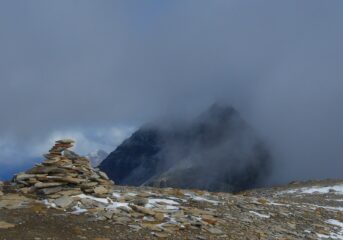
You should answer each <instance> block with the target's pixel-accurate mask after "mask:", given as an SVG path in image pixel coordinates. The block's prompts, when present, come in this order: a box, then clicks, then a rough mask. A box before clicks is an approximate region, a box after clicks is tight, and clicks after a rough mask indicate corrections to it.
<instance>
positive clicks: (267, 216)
mask: <svg viewBox="0 0 343 240" xmlns="http://www.w3.org/2000/svg"><path fill="white" fill-rule="evenodd" d="M249 212H250V213H252V214H255V215H256V216H258V217H260V218H270V216H269V215H265V214H261V213H258V212H254V211H249Z"/></svg>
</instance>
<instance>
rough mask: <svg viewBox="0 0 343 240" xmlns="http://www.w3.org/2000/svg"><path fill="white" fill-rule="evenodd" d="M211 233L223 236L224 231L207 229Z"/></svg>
mask: <svg viewBox="0 0 343 240" xmlns="http://www.w3.org/2000/svg"><path fill="white" fill-rule="evenodd" d="M206 230H207V231H208V232H209V233H211V234H215V235H219V234H223V231H222V230H220V229H218V228H207V229H206Z"/></svg>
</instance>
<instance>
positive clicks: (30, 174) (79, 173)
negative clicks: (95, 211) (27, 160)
mask: <svg viewBox="0 0 343 240" xmlns="http://www.w3.org/2000/svg"><path fill="white" fill-rule="evenodd" d="M73 143H74V141H73V140H69V139H64V140H59V141H56V144H55V145H54V146H53V147H52V148H51V149H50V151H49V153H47V154H44V157H45V158H46V159H45V160H44V161H43V162H42V163H41V164H37V165H36V166H35V167H33V168H31V169H30V170H28V171H26V172H25V173H19V174H17V175H16V176H15V177H14V178H13V181H14V182H15V183H17V186H18V188H19V190H20V191H21V192H23V193H35V194H38V195H42V197H44V196H46V195H49V198H59V197H63V196H65V195H75V194H80V193H87V194H93V195H97V196H104V195H106V194H107V193H108V192H109V191H110V189H111V187H112V186H113V182H112V181H111V180H109V178H108V177H107V175H106V174H105V173H103V172H101V171H99V170H97V169H94V168H92V167H91V165H90V163H89V160H88V159H87V158H85V157H81V156H79V155H77V154H76V153H74V152H72V151H70V150H68V148H71V147H72V146H73ZM99 188H100V189H101V191H98V190H96V189H99ZM62 200H65V199H62Z"/></svg>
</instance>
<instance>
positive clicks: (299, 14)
mask: <svg viewBox="0 0 343 240" xmlns="http://www.w3.org/2000/svg"><path fill="white" fill-rule="evenodd" d="M342 9H343V2H342V1H338V0H337V1H334V0H332V1H315V0H308V1H296V0H294V1H291V0H289V1H275V0H271V1H238V0H237V1H220V0H218V1H199V0H193V1H185V0H182V1H124V0H123V1H86V0H79V1H72V0H68V1H67V0H66V1H63V0H59V1H49V0H36V1H33V0H32V1H16V0H7V1H6V0H3V1H1V2H0V83H1V87H0V109H1V118H0V147H1V150H2V151H1V153H0V164H9V163H13V162H16V161H18V156H17V155H16V157H15V158H16V159H15V161H14V159H11V156H12V153H13V152H21V153H22V160H21V161H24V160H25V157H24V156H25V154H31V155H34V154H36V153H37V152H40V151H41V149H45V148H46V146H47V141H48V140H50V141H51V139H53V138H54V136H55V137H56V136H61V135H62V136H64V135H68V136H69V135H71V136H75V135H77V136H79V137H78V138H79V139H81V140H82V142H83V143H80V144H81V145H83V147H82V151H87V148H88V146H90V148H98V147H107V148H110V147H109V146H110V145H116V144H118V143H119V142H120V140H122V138H124V137H125V136H126V135H128V134H129V133H130V132H132V129H134V128H135V127H138V126H139V125H140V124H142V123H144V122H147V121H151V120H153V119H156V118H160V117H168V118H169V117H176V116H186V117H187V116H192V115H194V114H197V113H199V112H201V111H203V110H204V109H205V108H206V107H208V106H209V105H211V104H212V103H213V102H214V101H222V102H227V103H229V104H232V105H233V106H235V107H236V108H237V109H238V110H239V111H240V112H241V113H242V115H243V117H244V118H245V119H246V120H247V121H248V122H249V123H250V124H252V125H253V126H254V127H255V128H256V130H257V131H258V132H259V133H260V135H262V136H264V137H265V138H266V140H267V141H268V142H269V144H270V146H271V147H272V149H273V151H274V152H275V157H276V164H275V166H276V169H275V175H274V181H288V180H291V179H293V178H314V177H315V178H318V177H343V174H342V173H341V171H340V169H342V167H343V150H342V149H343V147H342V146H341V145H342V142H343V127H342V122H343V121H342V120H343V108H342V107H341V106H340V105H341V103H342V102H343V79H342V77H343V68H342V62H343V61H342V60H343V59H342V58H343V57H342V56H343V46H342V42H343V28H342V26H341V25H342V22H343V15H342ZM107 129H112V130H113V129H115V130H113V131H112V132H111V131H109V130H108V131H107ZM113 132H115V133H114V134H113ZM104 139H107V140H106V141H104ZM99 142H100V143H99ZM43 146H44V147H43ZM113 148H114V146H113ZM91 150H94V149H91ZM19 158H21V157H19Z"/></svg>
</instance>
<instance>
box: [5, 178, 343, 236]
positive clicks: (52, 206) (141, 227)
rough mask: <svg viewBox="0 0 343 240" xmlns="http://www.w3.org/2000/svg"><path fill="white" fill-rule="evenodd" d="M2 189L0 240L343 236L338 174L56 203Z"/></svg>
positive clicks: (120, 191) (119, 192)
mask: <svg viewBox="0 0 343 240" xmlns="http://www.w3.org/2000/svg"><path fill="white" fill-rule="evenodd" d="M7 189H10V188H8V187H5V189H4V190H3V191H4V194H3V196H1V197H0V209H1V210H0V239H2V240H5V239H7V240H11V239H37V240H38V239H94V240H95V239H98V240H101V239H102V240H105V239H151V238H166V239H343V181H321V182H311V183H296V184H292V185H287V186H284V187H278V188H269V189H258V190H253V191H247V192H243V193H241V194H236V195H232V194H228V193H208V192H204V191H196V190H179V189H157V188H132V187H122V186H115V187H114V189H113V192H112V193H111V194H110V196H108V197H106V198H98V197H94V196H90V195H85V194H79V195H76V196H69V197H66V199H67V200H68V204H67V205H65V206H63V207H62V206H58V205H57V203H59V202H60V201H57V199H49V200H43V199H36V198H31V197H29V196H25V195H24V194H21V193H13V192H12V193H11V192H10V191H8V190H7ZM69 198H70V199H69ZM56 201H57V202H56Z"/></svg>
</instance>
